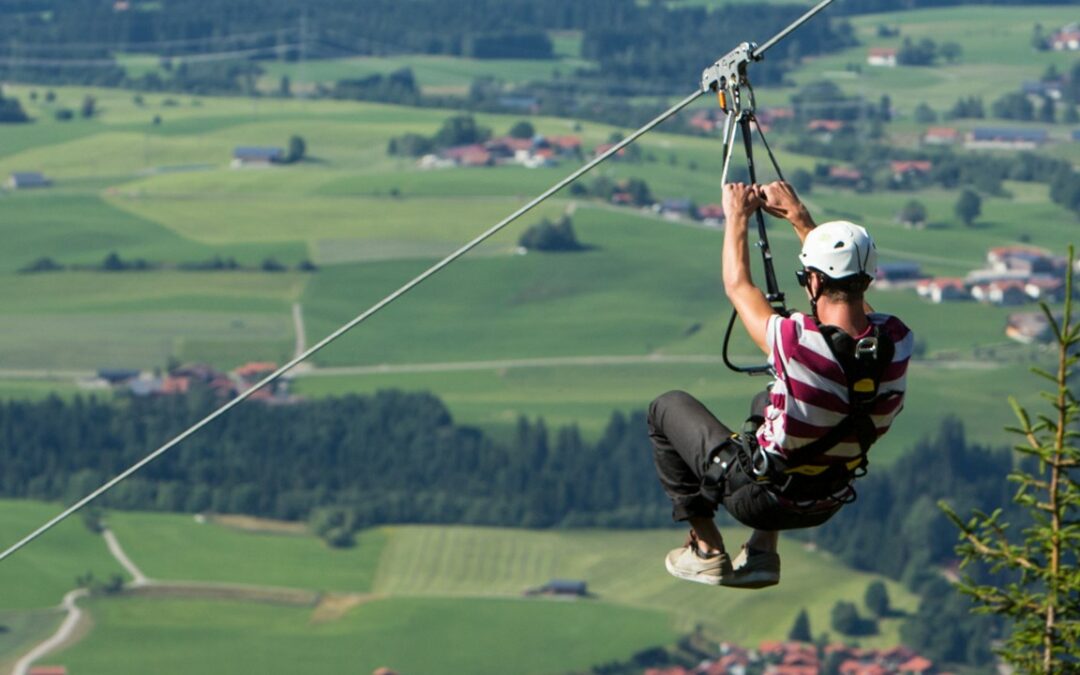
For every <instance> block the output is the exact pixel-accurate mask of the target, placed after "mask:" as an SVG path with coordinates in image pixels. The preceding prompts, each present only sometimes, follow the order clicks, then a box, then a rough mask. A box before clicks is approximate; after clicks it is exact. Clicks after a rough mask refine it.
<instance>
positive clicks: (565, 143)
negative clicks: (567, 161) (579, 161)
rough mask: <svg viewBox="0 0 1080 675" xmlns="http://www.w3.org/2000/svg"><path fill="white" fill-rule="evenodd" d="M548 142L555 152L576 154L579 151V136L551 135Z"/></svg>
mask: <svg viewBox="0 0 1080 675" xmlns="http://www.w3.org/2000/svg"><path fill="white" fill-rule="evenodd" d="M548 143H550V144H551V147H553V148H555V150H556V152H558V153H559V154H563V155H576V154H578V153H579V152H581V136H552V137H550V138H548Z"/></svg>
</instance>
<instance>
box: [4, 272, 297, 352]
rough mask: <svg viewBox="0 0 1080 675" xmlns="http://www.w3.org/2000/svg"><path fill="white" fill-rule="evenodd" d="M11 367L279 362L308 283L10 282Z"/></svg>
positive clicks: (73, 275) (212, 279)
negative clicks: (297, 301) (294, 311)
mask: <svg viewBox="0 0 1080 675" xmlns="http://www.w3.org/2000/svg"><path fill="white" fill-rule="evenodd" d="M4 279H5V283H6V284H7V285H8V289H9V293H7V294H5V295H4V296H3V298H2V299H0V311H3V312H4V314H5V316H7V317H8V318H9V324H8V328H7V330H5V331H4V332H3V333H2V334H0V354H2V355H3V357H2V358H3V362H4V363H5V364H10V365H9V367H17V368H27V369H34V368H37V369H89V370H96V369H98V368H102V367H110V366H113V367H114V366H125V367H140V368H148V369H151V368H154V367H160V366H162V365H163V364H164V363H165V362H166V361H167V360H168V359H169V357H170V356H174V357H176V358H179V359H181V360H206V361H210V362H212V363H218V364H221V365H223V366H234V365H237V364H239V363H243V362H245V361H250V360H253V359H266V360H272V361H282V360H283V359H284V358H285V357H286V356H288V355H289V354H291V352H292V347H293V343H294V340H295V334H294V329H293V324H292V320H291V318H290V315H289V311H290V310H289V307H290V304H291V302H292V301H293V300H295V299H296V298H297V297H298V296H299V294H300V292H301V288H302V287H303V284H304V283H305V282H306V281H307V280H308V277H307V276H306V275H303V274H299V273H277V274H269V273H262V272H217V273H208V272H202V273H199V272H167V271H157V272H116V273H105V272H57V273H48V274H13V275H8V276H6V277H4Z"/></svg>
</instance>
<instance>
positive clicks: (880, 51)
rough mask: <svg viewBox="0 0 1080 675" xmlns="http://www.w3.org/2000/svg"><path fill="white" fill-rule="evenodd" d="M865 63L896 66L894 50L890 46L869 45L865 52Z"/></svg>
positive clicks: (888, 66)
mask: <svg viewBox="0 0 1080 675" xmlns="http://www.w3.org/2000/svg"><path fill="white" fill-rule="evenodd" d="M866 64H867V65H870V66H879V67H885V68H895V67H896V50H895V49H893V48H891V47H871V48H870V51H869V52H867V54H866Z"/></svg>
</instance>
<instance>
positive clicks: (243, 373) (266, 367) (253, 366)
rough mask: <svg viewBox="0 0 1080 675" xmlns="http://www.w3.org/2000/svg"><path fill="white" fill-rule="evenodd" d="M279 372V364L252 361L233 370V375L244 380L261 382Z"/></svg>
mask: <svg viewBox="0 0 1080 675" xmlns="http://www.w3.org/2000/svg"><path fill="white" fill-rule="evenodd" d="M275 370H277V364H276V363H274V362H272V361H252V362H251V363H245V364H244V365H242V366H238V367H237V368H236V369H235V370H233V375H236V376H237V377H239V378H241V379H244V380H259V379H262V378H263V377H265V376H266V375H269V374H270V373H272V372H274V371H275Z"/></svg>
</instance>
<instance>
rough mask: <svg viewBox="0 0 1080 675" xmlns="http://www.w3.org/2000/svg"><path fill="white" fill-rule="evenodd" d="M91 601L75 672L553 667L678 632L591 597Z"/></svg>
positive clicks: (625, 651) (64, 658) (71, 656)
mask: <svg viewBox="0 0 1080 675" xmlns="http://www.w3.org/2000/svg"><path fill="white" fill-rule="evenodd" d="M88 607H89V608H90V610H91V612H92V613H93V616H94V622H95V627H94V633H93V634H92V635H91V637H90V638H89V639H86V640H84V641H82V642H80V643H79V644H77V645H76V646H75V647H73V648H71V649H68V650H66V651H63V652H61V653H59V654H57V655H55V656H54V657H52V661H56V662H61V663H63V664H65V665H67V666H68V668H69V670H70V671H71V672H79V673H106V672H108V673H121V674H122V673H140V672H154V673H161V674H162V675H170V674H176V675H180V674H183V673H190V672H192V671H200V672H259V673H268V674H272V673H282V674H284V673H297V672H318V673H327V672H361V673H370V672H373V671H374V670H375V669H376V668H379V667H383V666H389V667H392V668H393V669H394V670H395V671H398V672H402V673H447V674H451V673H477V674H483V673H491V674H495V673H505V672H507V669H508V668H510V669H512V670H513V671H514V672H516V673H552V672H567V671H578V670H586V669H588V668H589V667H591V666H593V665H596V664H598V663H603V662H608V661H613V660H617V659H618V660H626V659H628V658H629V657H630V656H631V655H632V654H633V653H634V652H636V651H638V650H640V649H642V648H644V647H647V646H651V645H657V644H667V643H670V642H672V641H673V640H674V639H675V637H676V635H675V633H674V632H673V631H672V630H671V628H670V627H669V624H668V621H667V618H666V617H665V615H664V614H663V613H662V612H658V611H655V610H647V609H627V608H623V607H614V606H612V605H610V604H608V603H605V602H591V601H582V602H573V603H566V602H548V601H542V600H540V601H528V600H523V599H513V600H510V599H471V600H462V599H453V600H449V599H434V598H433V599H428V598H392V599H385V600H375V601H372V602H369V603H366V604H363V605H361V606H360V607H357V608H355V609H353V610H352V611H350V612H349V613H348V614H347V615H346V616H345V617H344V618H342V619H340V620H336V621H330V622H325V623H313V622H312V621H311V620H310V614H311V610H310V609H308V608H295V607H280V606H274V605H261V604H243V603H238V602H212V601H200V600H170V601H162V600H153V599H147V598H139V597H125V598H119V599H101V600H95V601H93V602H91V603H89V604H88ZM583 636H587V638H588V639H583ZM117 645H126V646H127V648H125V649H124V650H123V652H122V653H120V652H118V651H117Z"/></svg>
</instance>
